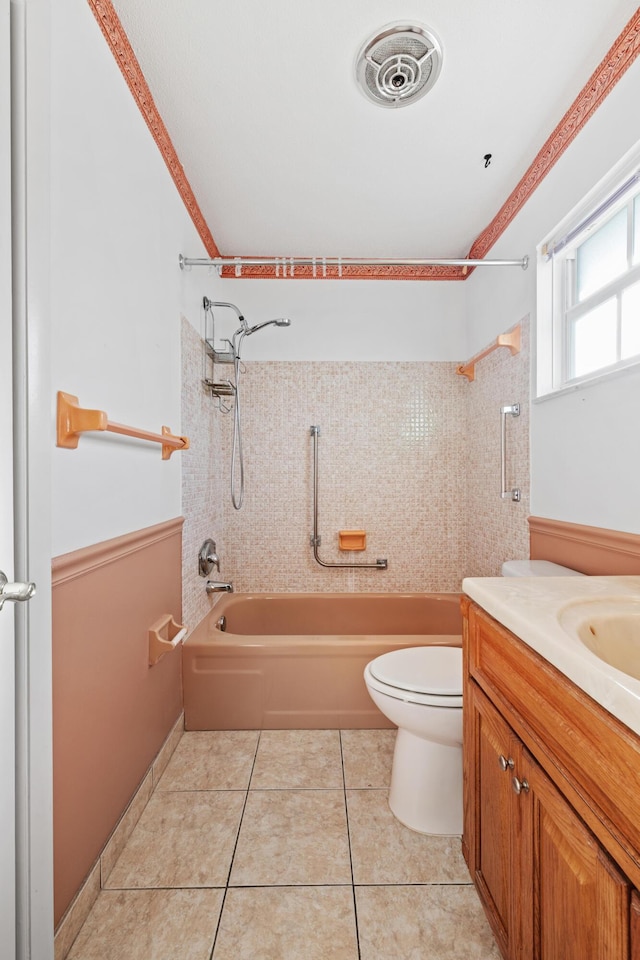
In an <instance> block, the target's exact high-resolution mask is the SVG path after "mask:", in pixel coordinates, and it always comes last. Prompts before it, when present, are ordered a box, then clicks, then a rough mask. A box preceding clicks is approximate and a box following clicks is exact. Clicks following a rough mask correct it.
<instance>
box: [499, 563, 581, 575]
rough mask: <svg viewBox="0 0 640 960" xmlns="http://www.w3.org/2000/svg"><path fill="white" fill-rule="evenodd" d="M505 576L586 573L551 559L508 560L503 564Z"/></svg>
mask: <svg viewBox="0 0 640 960" xmlns="http://www.w3.org/2000/svg"><path fill="white" fill-rule="evenodd" d="M502 576H503V577H584V576H585V574H584V573H578V571H577V570H571V569H570V567H563V566H561V565H560V564H559V563H551V561H550V560H507V561H505V563H503V564H502Z"/></svg>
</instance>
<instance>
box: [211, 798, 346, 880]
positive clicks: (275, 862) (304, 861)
mask: <svg viewBox="0 0 640 960" xmlns="http://www.w3.org/2000/svg"><path fill="white" fill-rule="evenodd" d="M229 882H230V884H231V885H232V886H240V887H248V886H263V885H264V886H272V885H277V884H317V885H322V884H333V883H351V870H350V864H349V843H348V837H347V819H346V813H345V808H344V794H343V792H342V791H341V790H264V791H263V790H256V791H249V796H248V799H247V806H246V809H245V812H244V816H243V818H242V827H241V830H240V837H239V838H238V846H237V849H236V853H235V857H234V860H233V869H232V871H231V879H230V881H229Z"/></svg>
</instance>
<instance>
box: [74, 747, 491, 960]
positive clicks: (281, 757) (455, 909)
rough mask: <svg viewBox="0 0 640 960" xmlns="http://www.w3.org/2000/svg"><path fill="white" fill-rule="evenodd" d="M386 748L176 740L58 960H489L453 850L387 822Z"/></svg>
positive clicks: (454, 845)
mask: <svg viewBox="0 0 640 960" xmlns="http://www.w3.org/2000/svg"><path fill="white" fill-rule="evenodd" d="M394 736H395V731H390V730H344V731H337V730H314V731H306V730H296V731H284V730H282V731H281V730H275V731H263V732H262V733H259V732H257V731H238V732H212V733H185V735H184V736H183V738H182V739H181V741H180V743H179V744H178V747H177V749H176V751H175V753H174V754H173V757H172V759H171V761H170V762H169V765H168V766H167V769H166V771H165V773H164V774H163V776H162V778H161V780H160V782H159V784H158V787H157V789H156V791H155V793H154V794H153V796H152V797H151V799H150V801H149V803H148V805H147V807H146V809H145V811H144V813H143V814H142V816H141V818H140V820H139V822H138V824H137V826H136V828H135V829H134V831H133V833H132V835H131V837H130V839H129V842H128V843H127V845H126V847H125V848H124V850H123V852H122V854H121V855H120V857H119V859H118V860H117V862H116V863H115V865H114V866H113V869H112V871H111V873H110V874H109V876H108V877H107V879H106V882H104V881H103V882H104V889H103V890H102V892H101V893H100V895H99V897H98V900H97V901H96V904H95V906H94V908H93V910H92V912H91V914H90V915H89V918H88V920H87V921H86V923H85V925H84V927H83V928H82V930H81V931H80V934H79V935H78V937H77V939H76V941H75V943H74V945H73V947H72V949H71V952H70V953H69V960H499V957H500V954H499V952H498V948H497V946H496V945H495V943H494V941H493V938H492V935H491V932H490V930H489V927H488V924H487V922H486V920H485V917H484V914H483V911H482V908H481V906H480V903H479V901H478V898H477V896H476V893H475V890H474V888H473V886H472V885H471V883H470V879H469V874H468V871H467V868H466V865H465V863H464V861H463V859H462V855H461V853H460V841H459V839H458V838H449V837H424V836H420V835H419V834H416V833H413V832H412V831H410V830H407V829H406V828H405V827H403V826H402V825H401V824H400V823H398V822H397V821H396V820H395V819H394V817H393V816H392V814H391V813H390V811H389V808H388V806H387V786H388V782H389V773H390V767H391V754H392V749H393V738H394Z"/></svg>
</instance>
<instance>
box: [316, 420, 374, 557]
mask: <svg viewBox="0 0 640 960" xmlns="http://www.w3.org/2000/svg"><path fill="white" fill-rule="evenodd" d="M309 432H310V434H311V437H312V438H313V536H312V537H311V546H312V547H313V557H314V560H315V561H316V563H319V564H320V566H321V567H341V568H344V567H349V568H350V569H354V568H356V567H358V568H359V569H360V570H363V569H367V570H386V569H387V561H386V558H385V559H378V560H376V562H375V563H327V562H326V560H322V559H321V558H320V556H319V554H318V547H319V546H320V536H319V534H318V437H319V436H320V427H311V429H310V431H309Z"/></svg>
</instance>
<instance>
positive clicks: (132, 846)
mask: <svg viewBox="0 0 640 960" xmlns="http://www.w3.org/2000/svg"><path fill="white" fill-rule="evenodd" d="M244 798H245V793H244V792H240V791H231V790H228V791H221V792H213V791H212V792H209V793H202V792H199V793H158V792H157V793H155V794H154V795H153V797H152V798H151V800H150V801H149V803H148V805H147V808H146V810H145V811H144V813H143V814H142V816H141V818H140V820H139V821H138V824H137V826H136V828H135V830H134V831H133V833H132V834H131V837H130V838H129V842H128V843H127V846H126V847H125V849H124V851H123V853H122V855H121V856H120V859H119V860H118V862H117V863H116V865H115V866H114V868H113V870H112V871H111V874H110V876H109V879H108V881H107V883H106V885H105V886H106V887H107V888H109V889H112V890H113V889H117V888H139V887H219V886H224V884H225V882H226V879H227V875H228V872H229V866H230V864H231V857H232V856H233V846H234V843H235V838H236V834H237V832H238V825H239V823H240V816H241V813H242V806H243V803H244Z"/></svg>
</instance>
